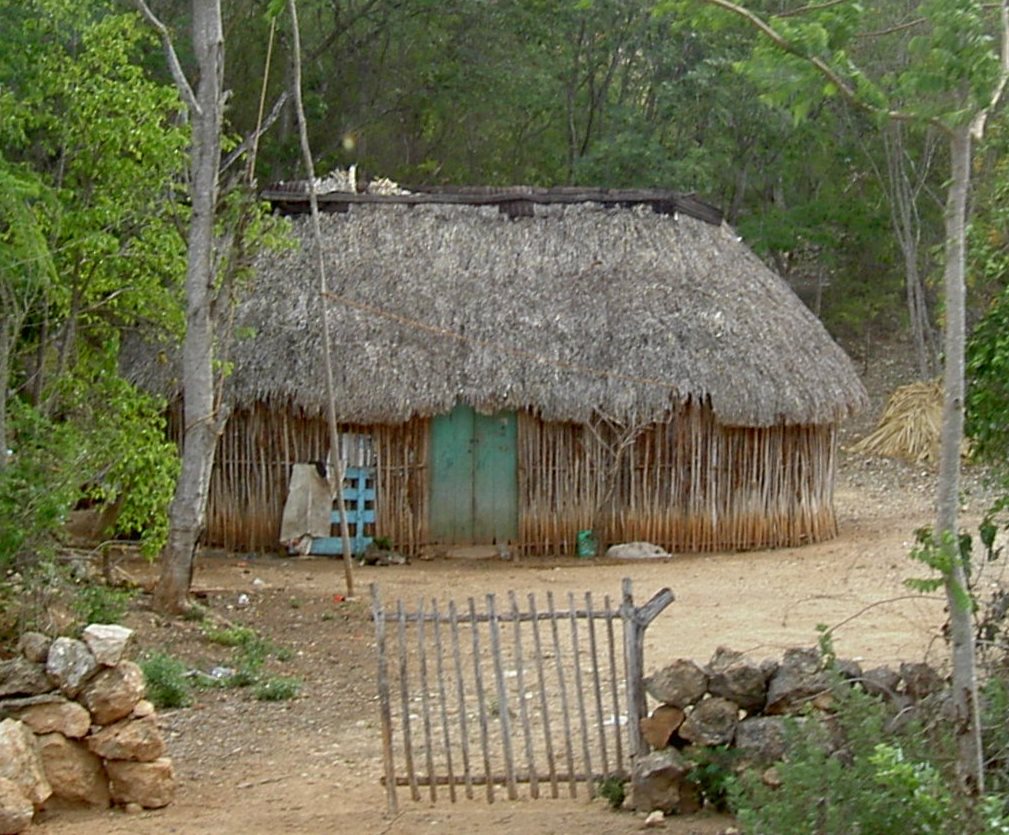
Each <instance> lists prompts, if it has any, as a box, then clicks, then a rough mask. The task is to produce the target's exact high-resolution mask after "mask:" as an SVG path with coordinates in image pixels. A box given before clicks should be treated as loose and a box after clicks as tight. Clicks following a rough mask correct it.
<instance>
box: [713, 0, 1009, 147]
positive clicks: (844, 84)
mask: <svg viewBox="0 0 1009 835" xmlns="http://www.w3.org/2000/svg"><path fill="white" fill-rule="evenodd" d="M701 2H703V3H707V4H708V5H710V6H717V7H718V8H720V9H725V10H726V11H728V12H732V13H733V14H734V15H737V16H738V17H741V18H743V20H745V21H747V22H748V23H749V24H750V25H751V26H753V27H754V28H755V29H757V30H758V31H759V32H760V33H761V34H763V35H764V36H765V37H767V39H768V40H769V41H771V43H773V44H774V45H775V46H776V47H778V49H780V50H781V51H782V52H786V53H788V54H789V55H794V56H795V57H796V58H801V59H802V60H803V61H806V62H807V63H809V64H810V65H811V66H812V67H813V68H814V69H815V70H816V71H817V72H818V73H820V75H822V76H823V77H824V78H826V79H827V81H829V82H830V83H831V84H833V85H834V87H836V88H837V91H838V92H839V93H840V94H841V95H842V96H843V97H844V99H845V100H846V101H848V102H849V103H850V104H852V105H854V106H855V107H858V108H861V109H862V110H866V111H868V112H869V113H872V114H875V115H877V116H885V117H886V118H887V119H893V120H895V121H899V122H918V121H923V120H922V119H921V117H919V116H915V114H913V113H908V112H906V111H903V110H888V109H886V108H883V107H877V106H875V105H873V104H870V103H869V102H867V101H866V100H865V99H863V98H862V97H861V96H860V95H859V94H858V92H857V91H856V90H855V88H854V87H852V86H851V84H850V83H848V81H847V80H846V79H844V78H842V77H841V76H840V75H839V74H838V73H837V72H836V71H835V70H834V69H833V68H832V67H831V66H830V65H829V64H827V63H826V62H825V61H824V60H823V59H822V58H818V57H816V56H815V55H810V54H809V53H807V52H804V51H803V50H802V49H801V48H799V47H798V46H796V45H795V44H793V43H792V42H791V41H790V40H788V39H787V38H785V37H784V36H783V35H782V34H781V33H780V32H778V30H777V29H775V28H774V27H773V26H771V25H770V24H768V23H767V22H765V21H764V20H763V19H762V18H760V17H758V16H757V15H756V14H754V13H753V12H751V11H750V10H749V9H746V8H743V7H742V6H739V5H737V4H736V3H733V2H731V0H701ZM1005 2H1009V0H1003V3H1005ZM924 121H927V122H928V123H929V124H931V125H935V126H936V127H937V128H939V129H941V130H942V131H944V132H945V133H949V128H948V127H946V125H944V124H943V123H942V122H941V121H939V120H938V119H927V120H924Z"/></svg>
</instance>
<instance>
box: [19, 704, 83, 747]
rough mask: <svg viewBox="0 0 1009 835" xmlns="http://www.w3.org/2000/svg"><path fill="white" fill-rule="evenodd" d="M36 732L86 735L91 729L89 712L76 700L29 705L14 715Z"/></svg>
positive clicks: (68, 735) (73, 736)
mask: <svg viewBox="0 0 1009 835" xmlns="http://www.w3.org/2000/svg"><path fill="white" fill-rule="evenodd" d="M16 718H18V719H20V720H21V721H22V722H24V723H25V724H26V725H27V726H28V727H29V728H31V729H32V730H33V731H34V732H35V733H37V734H48V733H54V732H55V733H61V734H63V736H66V737H70V738H72V739H79V738H80V737H82V736H87V733H88V731H89V730H91V714H90V713H88V711H87V709H85V708H83V707H81V705H79V704H77V702H71V701H69V700H68V699H63V698H60V699H59V701H51V702H45V703H43V704H36V705H29V706H27V707H25V708H23V709H22V710H21V711H20V712H19V715H18V716H17V717H16Z"/></svg>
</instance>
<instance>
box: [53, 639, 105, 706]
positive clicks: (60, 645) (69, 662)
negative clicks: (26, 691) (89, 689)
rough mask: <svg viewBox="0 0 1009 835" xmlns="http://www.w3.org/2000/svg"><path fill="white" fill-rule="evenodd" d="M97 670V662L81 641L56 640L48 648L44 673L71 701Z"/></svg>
mask: <svg viewBox="0 0 1009 835" xmlns="http://www.w3.org/2000/svg"><path fill="white" fill-rule="evenodd" d="M97 670H98V662H97V661H96V660H95V657H94V655H92V654H91V650H89V649H88V647H87V644H85V643H84V642H83V641H78V640H76V639H74V638H57V639H56V640H55V641H53V645H52V646H51V647H49V657H48V659H47V660H46V672H47V673H49V677H50V678H51V679H52V680H53V681H55V682H56V684H57V685H59V688H60V690H62V691H63V692H64V693H66V695H68V696H69V697H70V698H71V699H72V698H74V697H76V696H77V694H78V693H80V692H81V688H82V687H83V686H84V684H85V683H86V682H87V681H88V679H90V678H91V677H92V676H93V675H94V674H95V672H96V671H97Z"/></svg>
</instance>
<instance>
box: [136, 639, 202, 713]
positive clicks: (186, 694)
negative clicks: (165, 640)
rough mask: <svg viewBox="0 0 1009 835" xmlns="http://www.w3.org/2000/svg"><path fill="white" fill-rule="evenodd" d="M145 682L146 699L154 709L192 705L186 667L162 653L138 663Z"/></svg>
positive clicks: (151, 655) (152, 655)
mask: <svg viewBox="0 0 1009 835" xmlns="http://www.w3.org/2000/svg"><path fill="white" fill-rule="evenodd" d="M140 669H141V670H143V671H144V678H145V679H146V680H147V698H148V699H149V700H150V701H151V703H152V704H153V705H154V706H155V707H156V708H159V709H161V708H172V707H186V706H187V705H189V704H191V703H192V696H191V694H190V687H189V679H188V678H187V677H186V665H185V664H183V663H182V662H181V661H180V660H179V659H177V658H175V657H173V656H171V655H168V654H167V653H164V652H153V653H151V654H150V655H149V656H147V658H144V659H143V660H141V662H140Z"/></svg>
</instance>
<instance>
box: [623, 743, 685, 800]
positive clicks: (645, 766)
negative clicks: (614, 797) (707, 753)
mask: <svg viewBox="0 0 1009 835" xmlns="http://www.w3.org/2000/svg"><path fill="white" fill-rule="evenodd" d="M691 768H693V763H691V762H690V761H689V760H687V759H686V757H684V756H683V755H682V754H680V752H679V751H677V750H676V749H675V748H666V749H665V750H663V751H653V752H652V753H651V754H646V755H645V756H643V757H640V758H638V760H637V762H636V763H635V764H634V773H633V775H632V776H631V802H632V803H633V805H634V808H635V809H636V810H637V811H639V812H654V811H655V810H657V809H658V810H660V811H662V812H665V813H666V814H672V813H674V812H680V811H681V810H682V809H684V808H685V807H686V808H689V807H690V806H691V805H692V803H693V802H696V800H697V797H698V794H697V789H696V786H694V784H693V783H691V782H689V781H687V780H686V779H685V778H686V775H687V773H688V772H689V771H690V769H691ZM694 811H696V808H695V809H694Z"/></svg>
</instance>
